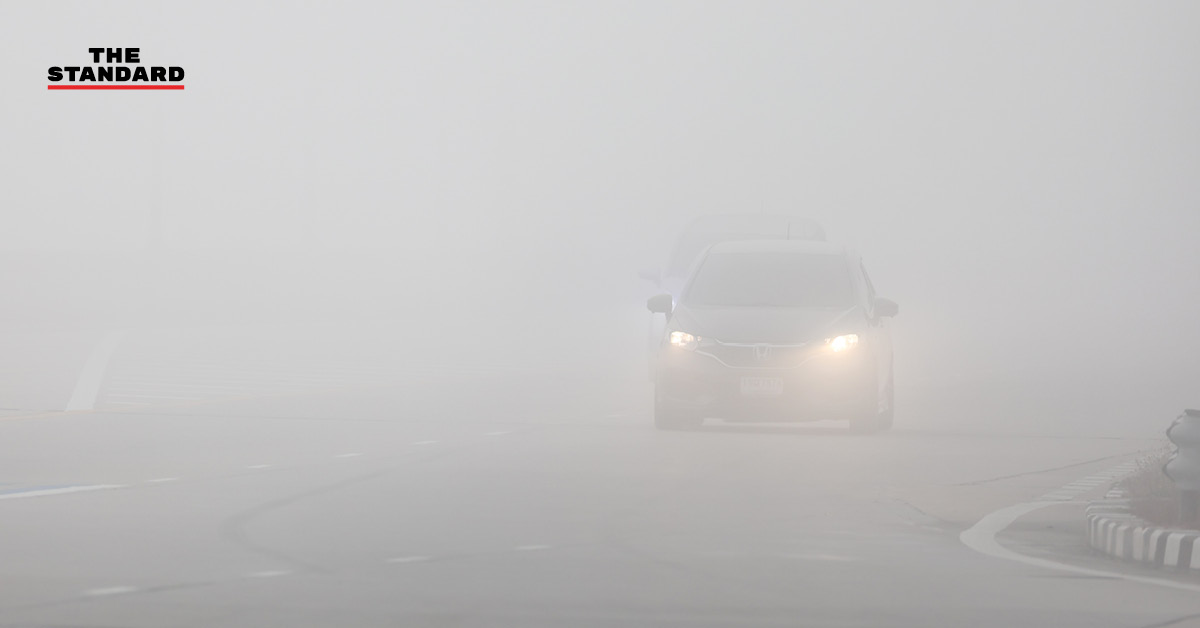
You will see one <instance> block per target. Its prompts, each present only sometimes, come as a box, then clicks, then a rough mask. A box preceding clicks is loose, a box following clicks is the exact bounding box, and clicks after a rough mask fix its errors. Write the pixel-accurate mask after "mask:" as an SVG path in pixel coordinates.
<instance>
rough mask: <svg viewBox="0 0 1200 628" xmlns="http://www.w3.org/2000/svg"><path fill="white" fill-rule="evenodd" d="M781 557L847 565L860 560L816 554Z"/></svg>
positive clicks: (851, 557) (852, 557)
mask: <svg viewBox="0 0 1200 628" xmlns="http://www.w3.org/2000/svg"><path fill="white" fill-rule="evenodd" d="M783 556H784V557H785V558H798V559H800V560H821V561H829V562H838V563H848V562H854V561H858V560H862V559H861V558H856V557H854V556H839V555H837V554H820V553H817V554H784V555H783Z"/></svg>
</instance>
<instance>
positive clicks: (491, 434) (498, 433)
mask: <svg viewBox="0 0 1200 628" xmlns="http://www.w3.org/2000/svg"><path fill="white" fill-rule="evenodd" d="M505 434H512V432H488V433H487V434H484V436H504V435H505Z"/></svg>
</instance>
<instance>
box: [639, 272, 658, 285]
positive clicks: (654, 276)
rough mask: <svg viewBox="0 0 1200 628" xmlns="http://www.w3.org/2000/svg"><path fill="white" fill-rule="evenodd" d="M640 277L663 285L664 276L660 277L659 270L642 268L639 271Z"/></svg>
mask: <svg viewBox="0 0 1200 628" xmlns="http://www.w3.org/2000/svg"><path fill="white" fill-rule="evenodd" d="M638 277H640V278H641V279H645V280H646V281H649V282H650V283H652V284H654V285H656V286H657V285H661V284H662V278H661V277H659V275H658V271H657V270H648V269H642V270H639V271H638Z"/></svg>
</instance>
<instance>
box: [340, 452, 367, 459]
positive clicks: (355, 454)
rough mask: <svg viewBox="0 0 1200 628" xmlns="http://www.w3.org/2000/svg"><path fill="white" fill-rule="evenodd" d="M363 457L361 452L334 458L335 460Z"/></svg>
mask: <svg viewBox="0 0 1200 628" xmlns="http://www.w3.org/2000/svg"><path fill="white" fill-rule="evenodd" d="M361 455H362V454H361V453H359V452H354V453H349V454H338V455H336V456H334V458H357V457H359V456H361Z"/></svg>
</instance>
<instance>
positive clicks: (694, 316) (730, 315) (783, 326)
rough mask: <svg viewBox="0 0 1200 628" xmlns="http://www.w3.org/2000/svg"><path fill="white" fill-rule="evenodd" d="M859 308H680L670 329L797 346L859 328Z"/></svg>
mask: <svg viewBox="0 0 1200 628" xmlns="http://www.w3.org/2000/svg"><path fill="white" fill-rule="evenodd" d="M863 322H864V315H863V314H862V311H861V310H860V309H859V308H858V307H857V306H850V307H844V308H824V307H823V308H790V307H699V306H686V305H680V306H679V307H677V308H676V309H675V312H674V313H673V314H672V315H671V325H672V327H673V328H677V329H680V330H683V331H686V332H688V333H689V334H693V335H696V336H699V337H701V338H712V339H714V340H719V341H721V342H739V343H741V342H744V343H760V342H762V343H773V344H798V343H802V342H808V341H811V340H822V339H825V338H828V337H829V336H833V335H837V334H844V333H847V332H848V331H853V328H857V327H860V326H861V324H862V323H863Z"/></svg>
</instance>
